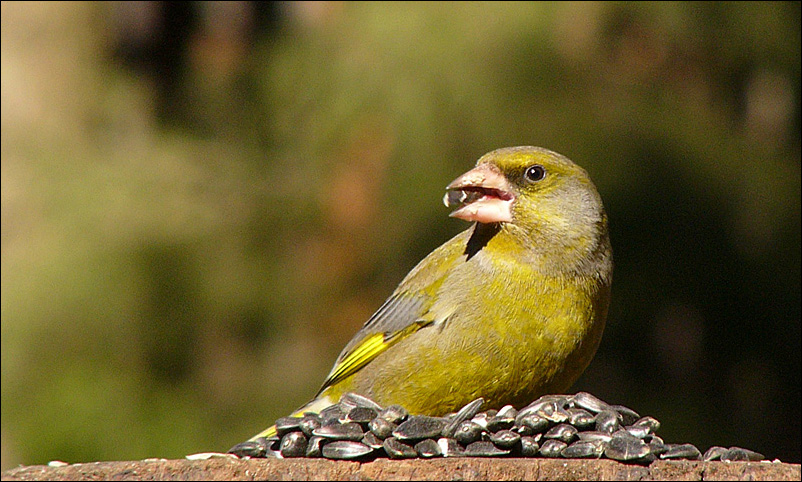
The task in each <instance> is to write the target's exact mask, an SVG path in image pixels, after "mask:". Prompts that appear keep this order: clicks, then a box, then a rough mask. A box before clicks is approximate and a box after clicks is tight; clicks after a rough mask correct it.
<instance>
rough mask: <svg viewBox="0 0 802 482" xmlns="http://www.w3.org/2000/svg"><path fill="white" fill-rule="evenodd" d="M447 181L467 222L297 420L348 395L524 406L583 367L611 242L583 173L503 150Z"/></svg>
mask: <svg viewBox="0 0 802 482" xmlns="http://www.w3.org/2000/svg"><path fill="white" fill-rule="evenodd" d="M447 189H448V192H447V194H446V197H445V202H446V204H447V205H450V206H455V205H456V207H457V209H456V210H455V211H454V212H453V213H452V216H454V217H458V218H461V219H465V220H468V221H474V224H473V225H472V226H471V227H470V228H469V229H467V230H466V231H464V232H462V233H460V234H458V235H457V236H455V237H454V238H452V239H451V240H449V241H447V242H446V243H445V244H443V245H442V246H440V247H439V248H437V249H435V250H434V251H433V252H432V253H431V254H429V255H428V256H427V257H426V258H425V259H423V261H421V262H420V263H419V264H418V265H417V266H416V267H415V268H414V269H413V270H412V271H411V272H410V273H409V274H408V275H407V276H406V277H405V278H404V280H403V281H402V282H401V284H400V285H399V286H398V288H396V290H395V291H394V292H393V294H392V295H391V296H390V298H388V300H387V301H386V302H385V303H384V304H383V305H382V306H381V307H380V308H379V310H378V311H377V312H376V313H375V314H374V315H373V316H372V317H371V318H370V319H369V320H368V321H367V323H365V326H363V327H362V329H361V330H360V331H359V332H358V333H357V334H356V335H355V336H354V338H353V339H352V340H351V341H350V342H349V343H348V344H347V345H346V347H345V348H344V349H343V351H342V353H341V354H340V356H339V357H338V359H337V361H336V363H335V365H334V367H333V368H332V371H331V373H330V374H329V376H328V377H327V379H326V381H325V382H324V383H323V387H322V388H321V390H320V391H319V392H318V394H317V395H316V396H315V398H314V399H313V400H312V401H311V402H310V403H308V404H307V405H305V406H303V407H301V408H300V409H299V410H298V411H296V412H295V414H294V415H300V414H301V413H303V412H304V411H319V410H320V409H322V408H324V407H325V406H327V405H330V404H332V403H336V402H337V401H338V400H339V397H340V396H341V395H342V394H343V393H345V392H355V393H359V394H361V395H365V396H367V397H369V398H371V399H373V400H375V401H376V402H378V403H379V404H382V405H385V406H386V405H390V404H400V405H402V406H404V407H406V408H407V409H408V410H409V411H410V412H411V413H421V414H427V415H442V414H445V413H448V412H451V411H454V410H457V409H459V408H460V407H461V406H463V405H464V404H466V403H468V402H470V401H471V400H474V399H476V398H478V397H483V398H484V399H485V403H486V405H485V406H486V407H487V408H492V407H496V408H497V407H500V406H502V405H505V404H513V405H518V406H520V405H521V404H525V403H528V402H530V401H532V400H533V399H535V398H536V397H538V396H540V395H543V394H545V393H557V392H564V391H565V390H567V389H568V388H569V387H570V385H571V384H572V383H573V382H574V381H575V380H576V378H577V377H579V375H580V374H581V373H582V372H583V371H584V369H585V368H586V367H587V365H588V363H590V360H591V358H592V357H593V355H594V354H595V352H596V348H597V346H598V344H599V340H600V339H601V334H602V331H603V329H604V323H605V319H606V316H607V307H608V303H609V299H610V284H611V281H612V250H611V248H610V242H609V238H608V233H607V216H606V214H605V212H604V208H603V206H602V202H601V198H600V197H599V194H598V192H597V191H596V188H595V187H594V185H593V183H592V182H591V180H590V178H589V177H588V175H587V173H586V172H585V171H584V170H583V169H582V168H580V167H579V166H577V165H576V164H574V163H573V162H571V161H570V160H568V159H567V158H565V157H563V156H561V155H559V154H557V153H554V152H551V151H549V150H546V149H542V148H537V147H513V148H505V149H498V150H496V151H493V152H490V153H488V154H486V155H485V156H483V157H482V158H481V159H479V161H478V163H477V167H476V168H474V169H473V170H471V171H469V172H468V173H466V174H464V175H463V176H460V177H459V178H458V179H457V180H455V181H454V182H452V183H451V184H450V185H449V186H448V188H447ZM272 433H273V430H272V427H271V428H270V429H268V430H266V431H264V432H262V433H260V434H259V435H257V437H258V436H266V435H271V434H272Z"/></svg>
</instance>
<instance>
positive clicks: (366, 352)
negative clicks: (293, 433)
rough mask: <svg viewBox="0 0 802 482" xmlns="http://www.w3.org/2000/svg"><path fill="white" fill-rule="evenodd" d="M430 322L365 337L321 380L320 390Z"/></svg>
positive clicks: (349, 373)
mask: <svg viewBox="0 0 802 482" xmlns="http://www.w3.org/2000/svg"><path fill="white" fill-rule="evenodd" d="M431 323H432V322H431V321H425V320H419V321H416V322H415V323H411V324H409V325H407V326H406V327H404V329H402V330H399V331H396V332H394V333H374V334H372V335H370V336H367V337H365V339H364V340H362V342H361V343H360V344H359V345H357V346H356V348H354V349H353V351H351V353H349V354H348V355H346V356H345V358H343V359H342V361H340V362H339V363H338V364H337V365H336V366H335V367H334V369H333V370H332V371H331V373H330V374H329V377H328V378H327V379H326V381H325V382H323V388H321V389H320V392H322V391H323V390H325V389H327V388H328V387H330V386H332V385H334V384H335V383H337V382H339V381H341V380H344V379H346V378H348V377H350V376H351V375H353V374H354V373H356V372H357V371H359V369H360V368H362V367H363V366H365V365H367V364H368V363H370V361H371V360H373V359H374V358H376V357H377V356H379V354H381V353H383V352H384V351H385V350H387V349H388V348H390V347H391V346H393V345H395V344H396V343H398V342H399V341H401V340H402V339H404V338H406V337H407V336H409V335H411V334H412V333H415V332H416V331H418V330H420V329H421V328H423V327H424V326H427V325H429V324H431ZM318 394H320V393H318Z"/></svg>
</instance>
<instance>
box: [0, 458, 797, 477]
mask: <svg viewBox="0 0 802 482" xmlns="http://www.w3.org/2000/svg"><path fill="white" fill-rule="evenodd" d="M108 479H114V480H255V479H263V480H264V479H268V480H643V479H652V480H800V465H799V464H783V463H778V462H729V463H728V462H698V461H656V462H653V463H652V464H651V465H648V466H640V465H628V464H623V463H619V462H615V461H612V460H576V459H572V460H567V459H489V458H474V457H472V458H448V459H429V460H425V459H413V460H388V459H377V460H375V461H372V462H364V463H360V462H344V461H332V460H324V459H257V460H238V459H228V458H213V459H209V460H194V461H190V460H147V461H134V462H93V463H86V464H72V465H66V466H62V467H50V466H46V465H34V466H27V467H26V466H21V467H17V468H15V469H11V470H8V471H6V472H3V474H2V480H108Z"/></svg>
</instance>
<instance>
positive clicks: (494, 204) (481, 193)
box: [443, 164, 515, 223]
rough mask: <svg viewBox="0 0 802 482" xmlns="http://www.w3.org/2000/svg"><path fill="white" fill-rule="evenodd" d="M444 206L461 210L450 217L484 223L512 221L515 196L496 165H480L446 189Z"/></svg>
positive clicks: (455, 180)
mask: <svg viewBox="0 0 802 482" xmlns="http://www.w3.org/2000/svg"><path fill="white" fill-rule="evenodd" d="M446 190H447V192H446V195H445V196H444V197H443V203H444V204H445V205H446V207H454V206H459V208H458V209H457V210H455V211H454V212H452V213H451V214H450V215H449V216H451V217H452V218H459V219H463V220H465V221H477V222H480V223H503V222H511V221H512V212H511V206H512V202H513V201H514V200H515V196H514V194H513V192H512V189H511V188H510V184H509V182H507V179H506V178H505V177H504V175H503V174H502V173H501V172H499V171H498V169H497V168H495V166H493V165H492V164H480V165H478V166H476V167H475V168H473V169H471V170H470V171H468V172H466V173H465V174H463V175H461V176H460V177H458V178H456V179H454V181H453V182H452V183H451V184H449V185H448V186H446Z"/></svg>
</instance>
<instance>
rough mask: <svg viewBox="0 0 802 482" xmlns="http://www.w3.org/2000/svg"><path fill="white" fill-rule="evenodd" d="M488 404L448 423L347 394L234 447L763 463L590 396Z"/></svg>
mask: <svg viewBox="0 0 802 482" xmlns="http://www.w3.org/2000/svg"><path fill="white" fill-rule="evenodd" d="M483 402H484V401H483V400H482V399H481V398H479V399H476V400H474V401H473V402H471V403H469V404H467V405H465V406H464V407H462V409H460V411H458V412H457V413H453V414H450V415H447V416H445V417H429V416H425V415H410V414H409V413H408V412H407V410H406V409H404V408H403V407H401V406H399V405H392V406H389V407H387V408H382V407H381V406H379V405H378V404H377V403H375V402H374V401H372V400H370V399H368V398H366V397H363V396H361V395H357V394H353V393H347V394H345V395H343V396H342V398H341V399H340V401H339V403H337V404H335V405H332V406H330V407H327V408H325V409H324V410H322V411H321V412H320V413H319V414H314V413H306V414H304V416H303V417H284V418H280V419H278V420H276V430H277V435H276V436H275V437H270V438H265V437H261V438H258V439H255V440H251V441H248V442H243V443H241V444H238V445H236V446H234V447H233V448H232V449H231V450H229V453H232V454H234V455H237V456H238V457H242V458H245V457H251V458H264V457H278V458H288V457H324V458H327V459H335V460H371V459H374V458H377V457H389V458H391V459H407V458H414V457H422V458H432V457H504V456H507V457H548V458H558V457H562V458H601V457H607V458H608V459H613V460H618V461H622V462H633V463H644V464H648V463H650V462H652V461H654V460H657V459H689V460H705V461H710V460H723V461H727V460H729V461H757V460H762V459H763V458H764V457H763V455H761V454H759V453H757V452H753V451H751V450H747V449H743V448H740V447H730V448H724V447H711V448H710V449H709V450H707V452H705V453H704V455H702V453H701V452H700V451H699V449H697V448H696V447H695V446H693V445H691V444H667V443H665V442H663V439H661V438H660V437H658V436H657V434H656V432H657V430H658V429H659V428H660V422H658V421H657V420H656V419H654V418H652V417H648V416H647V417H641V416H640V415H638V414H637V413H636V412H635V411H634V410H631V409H629V408H627V407H624V406H621V405H610V404H608V403H605V402H603V401H601V400H599V399H598V398H596V397H594V396H593V395H591V394H589V393H586V392H579V393H577V394H576V395H545V396H543V397H540V398H538V399H537V400H535V401H534V402H532V403H531V404H529V405H528V406H526V407H525V408H523V409H521V410H516V409H515V408H513V407H512V406H511V405H507V406H505V407H502V408H501V409H500V410H487V411H484V412H480V411H479V409H480V408H481V407H482V404H483Z"/></svg>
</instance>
